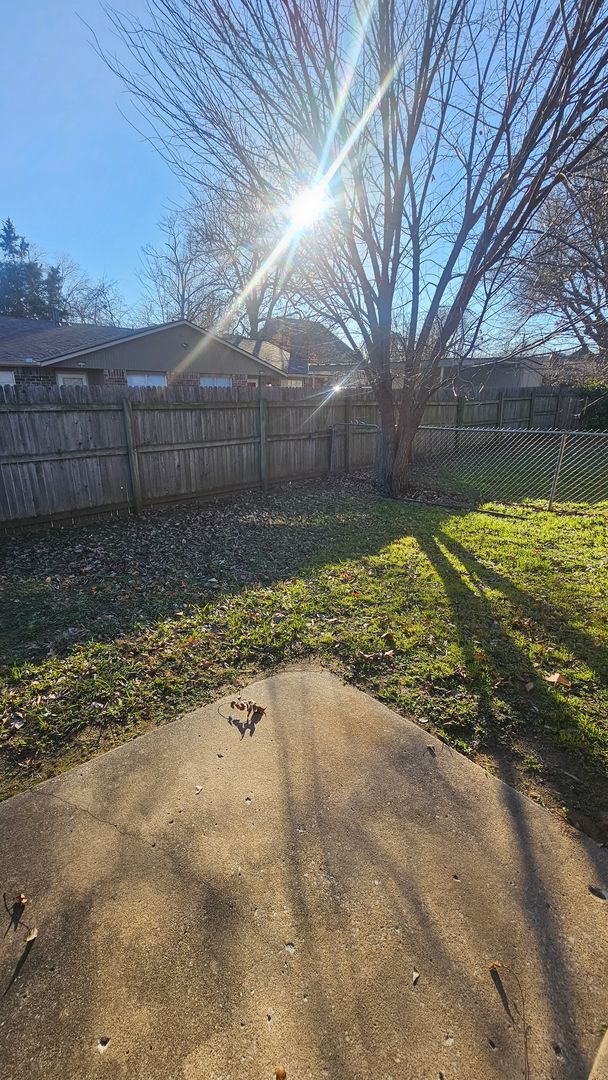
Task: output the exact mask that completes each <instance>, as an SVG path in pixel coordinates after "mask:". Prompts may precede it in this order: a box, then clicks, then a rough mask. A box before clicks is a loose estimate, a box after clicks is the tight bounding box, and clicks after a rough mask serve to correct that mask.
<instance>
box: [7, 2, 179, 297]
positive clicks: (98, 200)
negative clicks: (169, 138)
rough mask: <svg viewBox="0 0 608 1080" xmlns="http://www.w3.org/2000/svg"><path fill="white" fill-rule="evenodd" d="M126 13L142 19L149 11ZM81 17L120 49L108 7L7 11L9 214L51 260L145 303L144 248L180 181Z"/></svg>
mask: <svg viewBox="0 0 608 1080" xmlns="http://www.w3.org/2000/svg"><path fill="white" fill-rule="evenodd" d="M117 6H118V5H117ZM121 6H122V5H121ZM124 7H125V8H127V9H128V10H131V11H135V12H138V13H139V12H141V11H143V9H144V7H145V4H144V0H125V2H124ZM79 16H80V18H79ZM81 19H84V20H86V22H88V23H89V24H91V25H92V26H94V27H95V29H96V31H97V33H98V36H99V37H100V39H101V40H102V42H104V43H106V44H109V45H111V40H112V39H111V35H110V32H109V30H108V27H107V20H106V18H105V16H104V14H103V11H102V9H101V7H100V5H99V3H98V0H53V3H49V0H22V2H21V3H19V2H17V3H13V4H10V5H5V6H4V8H3V14H2V79H1V80H0V124H1V129H0V130H1V133H2V135H1V137H2V149H3V154H2V165H1V167H0V218H1V219H4V218H5V217H7V216H10V217H11V218H12V219H13V221H14V223H15V226H16V228H17V231H18V232H19V233H22V234H24V235H25V236H26V237H27V239H28V240H30V241H32V242H34V243H35V244H37V245H38V246H39V247H41V248H42V249H43V250H44V252H45V253H46V254H47V255H49V256H53V255H54V254H56V253H58V252H67V253H68V254H70V255H71V256H72V257H73V258H75V259H77V261H78V262H79V263H81V264H82V266H83V267H84V269H86V270H87V271H88V272H89V273H91V274H92V275H94V276H100V275H101V274H104V273H105V274H107V276H108V277H110V278H112V279H115V280H117V281H118V283H119V285H120V287H121V289H122V291H123V293H124V295H125V297H126V299H127V301H128V302H129V303H133V302H134V301H135V300H136V299H137V296H138V282H137V278H136V276H135V272H136V270H137V266H138V262H139V249H140V248H141V246H142V244H145V243H147V242H149V241H153V240H154V239H155V237H156V233H157V228H156V227H157V222H158V219H159V218H160V217H161V216H162V214H163V213H164V212H165V210H166V209H168V208H169V207H170V206H171V205H174V204H175V203H176V202H177V201H179V198H180V186H179V182H178V180H177V178H176V177H175V176H174V175H173V174H172V173H171V171H170V170H169V168H168V167H167V166H166V165H165V164H164V162H163V161H162V159H161V158H160V156H159V155H158V154H157V153H156V151H154V150H153V149H152V147H151V146H150V145H149V144H148V143H147V142H146V141H145V140H144V139H143V138H142V136H141V135H139V134H138V132H137V131H135V130H134V129H133V127H131V125H130V124H129V123H128V121H127V120H126V119H125V118H124V117H123V116H121V113H120V111H119V109H122V111H123V112H125V113H126V114H127V115H129V114H130V115H131V116H132V117H133V118H134V119H135V113H134V111H133V108H132V106H131V105H130V102H129V99H128V97H127V96H126V95H125V93H124V91H123V89H122V87H121V85H120V83H119V82H118V80H117V79H116V78H115V76H113V75H112V74H111V72H110V71H109V70H108V69H107V68H106V67H105V65H104V64H103V62H102V61H101V60H100V59H99V57H98V56H97V55H96V53H95V52H94V50H93V48H92V46H91V44H90V38H91V35H90V32H89V31H88V29H87V27H86V26H85V25H83V23H82V22H81Z"/></svg>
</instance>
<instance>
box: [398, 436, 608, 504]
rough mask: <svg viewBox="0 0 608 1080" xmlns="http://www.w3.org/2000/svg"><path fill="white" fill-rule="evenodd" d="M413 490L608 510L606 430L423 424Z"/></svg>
mask: <svg viewBox="0 0 608 1080" xmlns="http://www.w3.org/2000/svg"><path fill="white" fill-rule="evenodd" d="M409 484H410V488H411V490H412V492H413V493H415V494H425V495H431V496H433V495H435V496H446V495H449V496H451V497H454V498H456V499H457V500H458V501H459V502H462V503H463V505H476V504H478V503H479V502H489V501H491V502H503V503H514V502H518V503H531V504H534V505H542V506H544V507H545V508H546V509H548V510H551V509H555V510H559V509H570V508H572V509H579V510H580V509H583V510H584V509H593V510H594V511H600V512H605V513H608V432H592V431H547V430H534V429H532V430H521V429H509V428H490V427H486V428H482V427H479V428H477V427H475V428H473V427H471V428H462V427H432V426H428V425H426V426H423V427H421V428H420V430H419V431H418V433H417V435H416V439H415V442H414V451H413V459H412V465H411V468H410V473H409Z"/></svg>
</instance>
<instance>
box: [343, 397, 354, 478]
mask: <svg viewBox="0 0 608 1080" xmlns="http://www.w3.org/2000/svg"><path fill="white" fill-rule="evenodd" d="M351 420H352V402H351V400H350V397H349V396H348V392H347V396H346V397H345V399H344V472H345V473H348V472H350V456H351V455H350V425H351Z"/></svg>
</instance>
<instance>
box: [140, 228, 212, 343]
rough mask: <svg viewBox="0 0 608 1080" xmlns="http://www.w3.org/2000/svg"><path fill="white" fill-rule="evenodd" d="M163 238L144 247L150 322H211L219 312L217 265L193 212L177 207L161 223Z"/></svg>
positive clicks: (144, 282) (146, 307) (143, 271)
mask: <svg viewBox="0 0 608 1080" xmlns="http://www.w3.org/2000/svg"><path fill="white" fill-rule="evenodd" d="M160 230H161V233H162V242H161V244H160V245H159V246H155V245H153V244H148V245H146V247H144V248H143V250H142V268H141V271H140V274H139V279H140V281H141V283H142V285H143V288H144V296H143V299H142V312H141V313H140V314H145V317H146V319H147V321H148V322H149V323H150V322H157V323H162V322H172V321H174V320H176V319H188V320H189V321H190V322H194V323H197V324H199V325H200V326H211V325H212V324H213V323H214V322H215V321H216V318H217V315H218V300H217V288H216V283H215V275H214V266H213V261H212V259H211V256H210V253H209V251H208V249H207V247H206V246H205V244H204V242H203V239H202V237H201V236H200V235H199V233H198V232H197V230H196V229H195V228H194V227H193V225H192V222H191V220H190V215H189V213H187V212H185V211H174V212H173V213H171V214H168V215H167V216H166V217H165V218H163V220H162V221H161V223H160Z"/></svg>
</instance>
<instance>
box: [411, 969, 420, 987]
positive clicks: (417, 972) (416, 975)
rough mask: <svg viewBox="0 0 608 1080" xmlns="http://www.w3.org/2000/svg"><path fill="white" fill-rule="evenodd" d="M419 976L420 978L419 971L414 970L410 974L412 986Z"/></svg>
mask: <svg viewBox="0 0 608 1080" xmlns="http://www.w3.org/2000/svg"><path fill="white" fill-rule="evenodd" d="M419 978H420V972H419V971H414V972H413V974H412V986H415V985H416V983H417V982H418V979H419Z"/></svg>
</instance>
